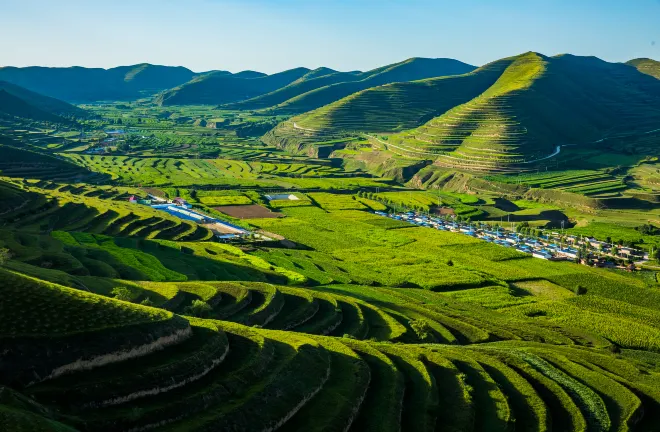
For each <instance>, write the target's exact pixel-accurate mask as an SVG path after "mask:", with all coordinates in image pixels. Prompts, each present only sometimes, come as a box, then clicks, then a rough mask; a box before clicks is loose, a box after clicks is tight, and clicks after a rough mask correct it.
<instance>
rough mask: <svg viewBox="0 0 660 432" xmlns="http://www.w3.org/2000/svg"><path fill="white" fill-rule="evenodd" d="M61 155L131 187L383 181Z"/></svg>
mask: <svg viewBox="0 0 660 432" xmlns="http://www.w3.org/2000/svg"><path fill="white" fill-rule="evenodd" d="M63 156H66V157H67V158H68V159H70V160H72V161H74V162H76V163H78V164H80V165H82V166H85V167H87V168H88V169H90V170H91V171H93V172H96V173H102V174H106V175H109V176H111V178H112V179H113V180H117V181H120V182H122V183H123V184H130V185H138V184H141V185H144V186H146V185H150V186H169V185H174V186H200V187H206V186H210V185H216V186H237V185H241V186H243V187H255V186H260V187H280V188H282V187H286V188H289V187H296V186H298V187H311V188H331V187H336V186H337V185H341V184H344V185H345V186H349V185H352V186H356V185H364V186H371V185H373V186H378V185H380V184H381V182H383V180H382V179H372V178H371V176H368V175H365V174H364V173H358V172H350V171H349V172H344V171H342V170H341V169H337V168H333V167H330V166H327V165H312V164H303V163H270V162H258V161H246V162H244V161H237V160H230V159H174V158H163V157H153V158H150V157H137V158H133V157H126V156H90V155H79V154H64V155H63Z"/></svg>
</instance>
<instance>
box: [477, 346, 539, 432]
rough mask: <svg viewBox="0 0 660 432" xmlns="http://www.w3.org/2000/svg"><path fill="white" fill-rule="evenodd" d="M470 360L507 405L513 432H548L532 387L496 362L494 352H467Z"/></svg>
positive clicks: (496, 357)
mask: <svg viewBox="0 0 660 432" xmlns="http://www.w3.org/2000/svg"><path fill="white" fill-rule="evenodd" d="M471 352H472V354H471V355H473V356H474V357H473V358H474V359H475V360H476V361H477V363H479V364H480V365H481V366H482V367H483V368H484V370H485V371H486V372H487V373H488V375H490V377H491V378H493V380H494V381H495V382H496V383H497V385H498V386H499V388H500V389H501V390H502V392H503V393H504V395H505V396H506V398H507V401H508V402H509V404H510V405H511V409H512V411H513V417H512V418H513V427H515V430H517V431H520V430H522V431H539V432H542V431H548V430H551V421H550V416H549V414H548V411H547V409H546V407H545V404H544V402H543V400H542V399H541V397H540V396H539V395H538V393H537V392H536V391H535V390H534V388H533V387H532V385H531V384H530V383H529V382H528V381H527V380H526V379H525V378H523V377H522V376H521V375H520V374H518V373H517V372H516V371H515V370H513V369H512V368H510V367H508V366H506V364H505V363H504V362H502V361H500V360H498V353H497V352H496V351H495V350H490V351H487V352H486V353H481V352H480V351H479V350H476V349H474V350H471Z"/></svg>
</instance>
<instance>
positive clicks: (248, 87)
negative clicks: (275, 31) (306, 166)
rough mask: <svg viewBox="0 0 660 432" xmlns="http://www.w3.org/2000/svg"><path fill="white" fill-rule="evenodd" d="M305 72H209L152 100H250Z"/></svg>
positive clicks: (185, 102) (168, 102) (175, 102)
mask: <svg viewBox="0 0 660 432" xmlns="http://www.w3.org/2000/svg"><path fill="white" fill-rule="evenodd" d="M308 72H309V69H306V68H296V69H291V70H287V71H284V72H279V73H276V74H273V75H265V74H262V73H259V72H253V71H244V72H239V73H237V74H229V73H227V72H220V73H209V74H205V75H202V76H199V77H197V78H195V79H193V80H192V81H190V82H186V83H185V84H183V85H180V86H178V87H175V88H173V89H170V90H168V91H166V92H163V93H162V94H161V95H160V96H158V97H157V98H156V103H158V104H159V105H207V104H208V105H218V104H225V103H229V102H235V101H238V100H244V99H250V98H253V97H255V96H259V95H262V94H264V93H268V92H271V91H273V90H275V89H278V88H280V87H284V86H286V85H288V84H290V83H292V82H294V81H296V80H297V79H299V78H300V77H302V76H304V75H305V74H306V73H308Z"/></svg>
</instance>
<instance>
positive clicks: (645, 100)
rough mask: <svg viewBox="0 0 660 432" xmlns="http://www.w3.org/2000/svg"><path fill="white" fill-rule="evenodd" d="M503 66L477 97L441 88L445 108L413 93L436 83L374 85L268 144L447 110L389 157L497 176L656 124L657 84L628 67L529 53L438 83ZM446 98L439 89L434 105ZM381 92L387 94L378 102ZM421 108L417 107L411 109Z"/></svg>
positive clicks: (397, 140) (389, 125)
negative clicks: (563, 149)
mask: <svg viewBox="0 0 660 432" xmlns="http://www.w3.org/2000/svg"><path fill="white" fill-rule="evenodd" d="M507 62H508V65H507V67H506V68H502V69H501V73H500V74H499V76H496V79H495V80H493V82H492V85H490V87H485V88H484V89H483V90H481V91H479V90H477V89H475V88H474V87H472V86H470V85H466V86H465V89H457V88H456V86H455V85H452V86H447V87H448V88H451V89H452V91H453V92H456V93H450V94H451V95H452V101H450V102H447V101H445V103H444V105H443V104H442V103H441V102H440V101H437V100H436V99H435V98H431V100H430V101H429V100H425V99H421V98H420V97H419V93H416V92H414V91H411V90H410V89H414V88H416V87H417V86H419V85H429V84H431V85H432V84H434V83H443V81H442V80H427V81H420V82H414V83H403V84H396V85H391V86H383V87H377V88H374V89H370V90H367V91H365V92H362V93H358V94H355V95H351V96H349V97H347V98H344V99H342V100H340V101H338V102H336V103H333V104H330V105H328V106H326V107H323V108H321V109H319V110H316V111H312V112H310V113H307V114H304V115H302V116H299V117H297V118H294V119H292V121H291V122H288V123H283V124H281V125H279V126H278V128H277V129H275V130H274V131H272V132H271V133H270V134H269V136H267V137H266V139H267V140H268V141H272V142H274V143H277V142H278V140H277V135H278V134H279V135H283V136H286V137H289V138H290V137H291V136H295V135H298V136H308V137H309V136H311V137H312V138H311V139H308V140H307V141H313V140H314V137H313V136H314V135H323V138H325V139H326V140H327V136H329V135H330V134H332V133H334V134H339V133H341V132H345V131H361V132H367V131H373V132H382V131H388V130H389V131H392V130H396V128H397V127H402V126H405V127H410V125H414V124H415V122H417V123H418V124H419V123H420V120H422V119H424V117H423V114H426V115H428V114H429V113H430V112H431V113H432V112H433V110H436V111H435V112H436V113H441V112H443V110H444V111H446V112H444V113H443V114H442V115H440V116H439V117H436V118H434V119H432V120H430V121H428V122H427V123H426V124H424V125H423V126H421V127H419V128H417V129H413V130H411V131H406V132H403V133H401V134H399V135H396V136H394V137H390V139H389V140H388V143H390V144H392V146H390V147H388V149H389V150H391V151H392V152H394V153H399V154H401V153H403V154H404V155H407V156H413V157H417V158H420V157H424V158H429V156H425V155H431V156H433V155H434V154H437V155H441V154H443V153H447V152H452V153H451V154H450V155H447V156H443V157H441V160H440V162H439V163H440V164H441V165H444V166H450V167H460V168H467V169H473V170H498V169H503V168H506V167H510V166H515V165H518V166H519V167H524V165H522V163H523V162H524V161H529V160H536V159H539V158H542V157H545V156H547V155H550V154H551V153H553V151H554V150H555V148H556V146H558V145H565V144H581V145H586V144H590V143H591V144H593V145H594V146H596V145H597V144H598V142H599V140H602V139H603V138H609V139H617V138H623V137H626V136H629V135H634V134H640V133H644V132H647V131H650V130H652V129H654V128H655V127H657V124H658V121H659V120H660V109H659V108H658V107H659V106H660V83H659V82H658V81H657V80H654V79H653V78H651V77H649V76H646V75H644V74H641V73H639V72H638V71H636V70H635V69H633V68H630V67H629V66H627V65H622V64H614V63H607V62H604V61H602V60H599V59H597V58H593V57H576V56H572V55H562V56H556V57H545V56H543V55H540V54H536V53H526V54H523V55H520V56H516V57H512V58H510V59H504V60H501V61H499V62H495V63H494V64H492V65H489V67H485V68H481V69H479V70H477V71H475V72H474V73H473V74H468V75H464V76H462V77H452V78H449V79H447V80H445V81H446V82H448V83H451V84H455V83H457V82H463V81H465V80H476V78H474V76H475V75H476V76H478V77H483V76H484V75H485V74H492V73H493V68H494V67H497V66H501V65H506V64H507ZM458 80H460V81H458ZM448 91H449V90H446V89H442V88H441V90H440V91H439V92H438V95H439V96H438V99H440V95H447V94H448ZM379 93H382V94H383V95H384V96H383V97H380V98H379V97H377V96H375V95H378V94H379ZM475 93H476V94H477V95H478V96H476V97H474V96H475ZM479 93H480V94H479ZM393 94H396V95H397V96H392V95H393ZM424 94H426V95H427V96H428V92H425V93H424ZM420 101H422V102H423V103H420ZM386 102H387V103H386ZM420 105H421V107H422V108H423V109H422V110H421V111H416V110H418V109H420ZM450 108H451V109H450ZM420 114H421V115H420ZM392 118H395V119H397V120H394V121H393V120H392ZM427 118H428V117H427ZM294 123H295V125H296V126H297V127H293V124H294ZM302 128H305V129H302ZM294 129H295V130H294ZM317 141H323V140H320V139H317ZM381 144H383V143H381ZM386 147H387V146H386ZM423 155H424V156H423Z"/></svg>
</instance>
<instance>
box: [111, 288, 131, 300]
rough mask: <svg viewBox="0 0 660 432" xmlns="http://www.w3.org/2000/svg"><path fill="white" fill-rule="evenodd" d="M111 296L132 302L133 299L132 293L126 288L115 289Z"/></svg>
mask: <svg viewBox="0 0 660 432" xmlns="http://www.w3.org/2000/svg"><path fill="white" fill-rule="evenodd" d="M110 294H112V295H113V296H114V297H115V298H116V299H117V300H123V301H131V300H132V299H133V294H132V293H131V291H130V290H129V289H128V288H124V287H116V288H113V289H112V291H111V292H110Z"/></svg>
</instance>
